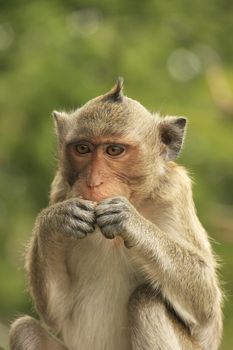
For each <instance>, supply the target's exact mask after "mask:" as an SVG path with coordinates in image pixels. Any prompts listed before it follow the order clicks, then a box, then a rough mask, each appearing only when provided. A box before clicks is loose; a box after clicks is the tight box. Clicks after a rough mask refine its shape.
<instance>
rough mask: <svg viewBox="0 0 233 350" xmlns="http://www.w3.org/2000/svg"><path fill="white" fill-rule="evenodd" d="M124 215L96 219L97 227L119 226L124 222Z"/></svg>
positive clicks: (104, 216)
mask: <svg viewBox="0 0 233 350" xmlns="http://www.w3.org/2000/svg"><path fill="white" fill-rule="evenodd" d="M124 219H125V217H124V215H121V214H120V215H119V214H117V215H116V214H110V215H102V216H100V217H98V218H97V219H96V222H97V225H99V226H100V227H104V226H107V225H119V224H121V223H122V222H123V221H124Z"/></svg>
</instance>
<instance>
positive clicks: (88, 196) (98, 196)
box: [80, 190, 113, 203]
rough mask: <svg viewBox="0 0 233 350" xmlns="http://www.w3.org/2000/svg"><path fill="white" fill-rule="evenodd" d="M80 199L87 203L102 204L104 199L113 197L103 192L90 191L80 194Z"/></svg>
mask: <svg viewBox="0 0 233 350" xmlns="http://www.w3.org/2000/svg"><path fill="white" fill-rule="evenodd" d="M80 197H81V198H83V199H85V200H87V201H92V202H97V203H98V202H101V201H103V200H104V199H107V198H111V197H113V195H109V194H107V193H103V192H101V191H96V190H89V191H85V192H84V191H83V192H82V193H80Z"/></svg>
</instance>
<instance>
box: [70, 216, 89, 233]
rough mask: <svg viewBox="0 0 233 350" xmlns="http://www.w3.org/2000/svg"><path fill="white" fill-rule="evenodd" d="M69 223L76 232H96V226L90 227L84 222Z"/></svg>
mask: <svg viewBox="0 0 233 350" xmlns="http://www.w3.org/2000/svg"><path fill="white" fill-rule="evenodd" d="M69 223H70V226H72V227H73V229H74V230H77V231H79V232H82V233H84V234H87V233H92V232H94V230H95V226H94V225H90V224H88V223H87V222H84V221H82V220H73V219H71V220H70V222H69Z"/></svg>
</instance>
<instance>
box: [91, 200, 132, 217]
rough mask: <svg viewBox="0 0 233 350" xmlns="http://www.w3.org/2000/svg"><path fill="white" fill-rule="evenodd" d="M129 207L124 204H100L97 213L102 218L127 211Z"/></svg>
mask: <svg viewBox="0 0 233 350" xmlns="http://www.w3.org/2000/svg"><path fill="white" fill-rule="evenodd" d="M126 210H127V207H126V206H125V205H124V204H123V203H116V204H111V205H110V204H105V203H103V204H99V205H98V206H97V207H96V210H95V213H96V215H97V216H100V215H102V214H105V213H114V212H115V213H119V212H121V211H126Z"/></svg>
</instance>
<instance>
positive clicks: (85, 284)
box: [63, 236, 140, 350]
mask: <svg viewBox="0 0 233 350" xmlns="http://www.w3.org/2000/svg"><path fill="white" fill-rule="evenodd" d="M81 243H82V244H80V245H79V246H78V248H77V252H76V254H77V255H76V256H77V259H76V276H77V277H76V283H75V287H74V290H73V295H72V300H73V307H72V310H73V311H72V317H71V318H70V320H69V322H68V323H66V326H65V327H64V329H63V337H64V341H65V344H66V345H67V346H68V348H69V349H70V350H89V349H95V350H104V349H106V350H119V349H121V350H129V349H130V344H129V330H128V312H127V310H128V301H129V298H130V296H131V294H132V292H133V291H134V289H135V288H136V286H137V285H139V284H140V278H139V277H138V274H137V272H136V270H135V267H134V264H133V263H132V261H131V257H130V256H129V254H128V250H127V249H126V248H125V247H124V246H123V245H122V244H121V243H120V242H117V241H116V242H115V241H110V240H106V239H105V238H102V237H101V238H100V237H99V236H97V237H96V239H95V237H94V238H92V239H90V240H88V239H87V240H86V242H84V240H83V241H82V242H81Z"/></svg>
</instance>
